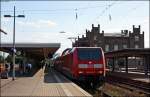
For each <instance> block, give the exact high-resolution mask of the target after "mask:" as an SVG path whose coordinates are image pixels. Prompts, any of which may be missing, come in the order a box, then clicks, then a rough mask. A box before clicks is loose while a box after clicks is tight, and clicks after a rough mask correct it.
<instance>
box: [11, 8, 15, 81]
mask: <svg viewBox="0 0 150 97" xmlns="http://www.w3.org/2000/svg"><path fill="white" fill-rule="evenodd" d="M14 79H15V6H14V27H13V76H12V80H14Z"/></svg>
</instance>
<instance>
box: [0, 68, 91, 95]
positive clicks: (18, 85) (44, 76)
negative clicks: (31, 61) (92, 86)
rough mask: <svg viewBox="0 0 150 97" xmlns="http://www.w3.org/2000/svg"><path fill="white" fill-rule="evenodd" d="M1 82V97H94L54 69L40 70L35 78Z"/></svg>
mask: <svg viewBox="0 0 150 97" xmlns="http://www.w3.org/2000/svg"><path fill="white" fill-rule="evenodd" d="M0 80H1V84H0V89H1V96H52V97H54V96H56V97H60V96H63V97H66V96H69V97H70V96H74V97H77V96H80V97H92V95H90V94H89V93H87V92H86V91H84V90H83V89H81V88H80V87H79V86H77V85H76V84H74V83H73V82H71V81H70V80H68V79H67V78H66V77H64V76H63V75H61V74H60V73H59V72H57V71H55V70H54V69H48V70H46V71H45V70H44V69H40V70H39V71H38V72H37V73H36V74H35V75H34V76H33V77H19V78H16V79H15V80H14V81H12V79H11V78H8V79H0Z"/></svg>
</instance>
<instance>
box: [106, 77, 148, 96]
mask: <svg viewBox="0 0 150 97" xmlns="http://www.w3.org/2000/svg"><path fill="white" fill-rule="evenodd" d="M106 82H108V83H110V84H113V85H116V86H119V87H121V88H125V89H128V90H130V91H138V92H140V93H144V94H146V95H149V96H150V92H149V91H150V87H149V86H150V83H146V82H140V81H136V80H132V79H128V78H123V77H116V76H107V78H106Z"/></svg>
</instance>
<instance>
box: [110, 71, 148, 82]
mask: <svg viewBox="0 0 150 97" xmlns="http://www.w3.org/2000/svg"><path fill="white" fill-rule="evenodd" d="M107 75H111V76H116V77H121V78H127V79H131V80H135V81H140V82H144V83H150V75H145V74H144V73H138V72H136V73H135V72H128V73H126V72H117V71H115V72H108V73H107Z"/></svg>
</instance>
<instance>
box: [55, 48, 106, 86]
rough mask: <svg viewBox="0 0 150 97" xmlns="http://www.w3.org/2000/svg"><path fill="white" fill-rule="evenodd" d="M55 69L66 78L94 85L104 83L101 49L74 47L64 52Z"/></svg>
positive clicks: (103, 64) (103, 62)
mask: <svg viewBox="0 0 150 97" xmlns="http://www.w3.org/2000/svg"><path fill="white" fill-rule="evenodd" d="M54 66H55V68H56V69H57V70H59V71H60V72H62V73H63V74H65V75H66V76H68V77H70V78H72V79H74V80H77V81H85V82H92V83H94V84H97V83H99V82H100V81H101V82H102V81H104V77H105V57H104V53H103V50H102V48H101V47H74V48H69V49H66V50H64V52H63V53H62V55H61V56H60V57H58V58H57V59H56V60H55V65H54Z"/></svg>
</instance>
